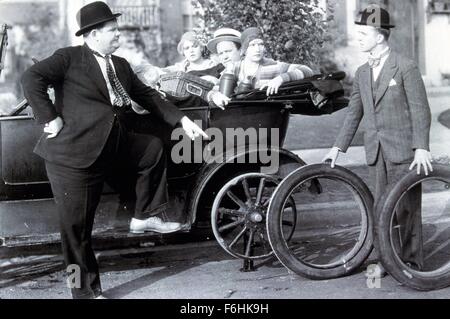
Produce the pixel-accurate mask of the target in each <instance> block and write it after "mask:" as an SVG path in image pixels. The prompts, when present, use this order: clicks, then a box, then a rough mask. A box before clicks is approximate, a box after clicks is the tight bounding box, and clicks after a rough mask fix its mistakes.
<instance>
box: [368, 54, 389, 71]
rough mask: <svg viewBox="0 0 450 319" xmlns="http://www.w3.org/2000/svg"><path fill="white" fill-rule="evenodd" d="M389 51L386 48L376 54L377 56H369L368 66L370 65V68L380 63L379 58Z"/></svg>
mask: <svg viewBox="0 0 450 319" xmlns="http://www.w3.org/2000/svg"><path fill="white" fill-rule="evenodd" d="M389 53H390V50H387V51H386V52H384V53H383V54H381V55H380V56H378V57H374V56H369V59H368V63H369V66H370V67H371V68H372V69H373V68H376V67H377V66H379V65H380V63H381V59H382V58H384V57H385V56H387V55H388V54H389Z"/></svg>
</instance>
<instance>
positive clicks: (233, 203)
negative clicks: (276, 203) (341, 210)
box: [211, 173, 297, 260]
mask: <svg viewBox="0 0 450 319" xmlns="http://www.w3.org/2000/svg"><path fill="white" fill-rule="evenodd" d="M278 183H279V182H278V180H277V179H276V178H274V177H273V176H270V175H265V174H259V173H249V174H244V175H241V176H238V177H236V178H234V179H232V180H231V181H229V182H228V183H227V184H225V186H223V188H222V189H221V190H220V191H219V193H218V194H217V196H216V198H215V200H214V204H213V208H212V213H211V223H212V229H213V232H214V236H215V237H216V239H217V241H218V243H219V244H220V246H222V248H223V249H224V250H225V251H226V252H228V253H229V254H230V255H232V256H234V257H236V258H241V259H247V260H256V259H262V258H266V257H269V256H270V255H272V249H271V247H270V244H269V241H268V238H267V231H266V216H267V208H268V206H269V201H270V197H271V195H272V192H273V191H274V190H275V188H276V187H277V185H278ZM281 215H282V216H281V217H280V218H281V219H282V232H283V234H284V236H285V237H286V239H287V240H289V238H291V237H292V234H293V233H294V230H295V225H296V223H297V214H296V211H295V205H294V203H293V201H289V200H288V203H287V204H286V207H285V209H284V211H283V214H281Z"/></svg>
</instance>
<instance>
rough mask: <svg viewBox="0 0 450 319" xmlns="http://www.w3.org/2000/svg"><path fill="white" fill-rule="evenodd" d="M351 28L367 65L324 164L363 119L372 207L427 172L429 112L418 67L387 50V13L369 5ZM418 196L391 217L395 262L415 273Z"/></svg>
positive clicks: (419, 261) (419, 256)
mask: <svg viewBox="0 0 450 319" xmlns="http://www.w3.org/2000/svg"><path fill="white" fill-rule="evenodd" d="M355 23H356V24H357V25H358V30H357V31H358V36H359V44H360V49H361V51H362V52H367V53H369V60H368V62H367V63H365V64H364V65H362V66H361V67H359V69H358V70H357V71H356V74H355V79H354V84H353V92H352V95H351V100H350V104H349V107H348V114H347V117H346V119H345V122H344V126H343V127H342V129H341V131H340V133H339V135H338V137H337V139H336V143H335V146H334V147H333V148H332V149H331V150H330V152H329V153H328V154H327V155H326V156H325V159H324V160H331V166H332V167H334V165H335V162H336V159H337V157H338V155H339V153H340V152H346V151H347V149H348V147H349V145H350V143H351V141H352V139H353V137H354V136H355V133H356V130H357V129H358V126H359V124H360V122H361V121H362V120H363V119H364V121H363V127H364V131H365V132H364V147H365V151H366V159H367V164H368V165H369V173H370V178H371V180H372V182H373V187H374V190H375V194H374V198H375V206H376V205H377V203H378V202H379V201H380V199H381V196H382V195H383V192H384V191H385V190H386V189H387V185H389V184H391V183H393V182H396V181H398V180H399V179H400V178H401V177H402V176H403V175H405V174H407V173H408V171H409V170H412V169H414V168H415V169H416V170H417V174H420V173H421V172H422V170H423V171H424V172H425V174H428V172H429V171H432V170H433V168H432V165H431V155H430V153H429V150H430V149H429V136H430V124H431V112H430V107H429V105H428V100H427V95H426V91H425V86H424V83H423V80H422V76H421V74H420V71H419V68H418V66H417V65H416V63H415V62H414V61H412V60H410V59H408V58H407V57H404V56H402V55H400V54H398V53H396V52H394V51H392V50H391V49H390V47H389V44H388V38H389V35H390V30H391V29H392V28H394V25H393V24H391V22H390V16H389V13H388V12H387V11H386V10H384V9H382V8H381V7H379V6H376V5H371V6H369V7H368V8H367V9H365V10H364V11H363V12H362V15H361V20H360V21H357V22H355ZM421 196H422V194H421V187H420V185H419V186H418V187H415V188H414V189H412V190H410V191H409V192H408V194H407V196H405V197H404V199H403V200H402V202H401V205H399V207H398V208H397V215H396V216H397V221H398V225H399V237H400V238H398V240H399V243H400V242H401V247H399V250H400V252H399V253H400V256H401V258H402V260H403V261H404V262H407V263H410V264H411V265H413V266H415V267H418V268H421V267H423V252H422V221H421ZM375 221H376V222H377V221H378V216H375ZM375 247H377V245H376V243H375Z"/></svg>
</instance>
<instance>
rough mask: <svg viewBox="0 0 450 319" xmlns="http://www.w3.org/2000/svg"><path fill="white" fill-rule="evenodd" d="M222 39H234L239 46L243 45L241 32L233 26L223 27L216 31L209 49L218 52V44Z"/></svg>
mask: <svg viewBox="0 0 450 319" xmlns="http://www.w3.org/2000/svg"><path fill="white" fill-rule="evenodd" d="M222 41H232V42H234V43H236V44H237V45H238V48H239V46H240V45H241V33H240V32H239V31H237V30H235V29H231V28H221V29H218V30H216V31H215V32H214V37H213V38H212V39H211V40H209V42H208V44H207V45H206V46H207V47H208V50H209V51H211V52H212V53H217V44H219V42H222Z"/></svg>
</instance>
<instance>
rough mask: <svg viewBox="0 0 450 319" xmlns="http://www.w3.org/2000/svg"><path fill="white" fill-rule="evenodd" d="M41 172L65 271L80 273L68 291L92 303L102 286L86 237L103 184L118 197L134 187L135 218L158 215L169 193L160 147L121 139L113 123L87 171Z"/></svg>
mask: <svg viewBox="0 0 450 319" xmlns="http://www.w3.org/2000/svg"><path fill="white" fill-rule="evenodd" d="M46 169H47V174H48V177H49V180H50V184H51V187H52V191H53V195H54V198H55V202H56V206H57V210H58V214H59V218H60V229H61V243H62V251H63V256H64V261H65V264H66V267H67V266H69V265H75V266H78V267H79V270H80V281H79V283H80V285H79V287H71V291H72V296H73V298H93V297H95V296H97V295H99V294H100V293H101V285H100V277H99V271H98V264H97V261H96V258H95V255H94V251H93V249H92V237H91V233H92V228H93V224H94V216H95V211H96V208H97V206H98V203H99V201H100V196H101V194H102V189H103V183H104V181H105V180H110V181H112V183H113V184H114V183H115V184H116V185H114V186H117V188H119V191H120V188H124V187H126V186H129V182H130V181H133V182H135V195H136V196H135V197H136V209H135V217H136V218H139V219H144V218H148V217H150V216H154V215H157V214H159V213H161V212H163V211H164V209H165V208H166V205H167V202H168V193H167V181H166V157H165V153H164V150H163V146H162V142H161V140H160V139H158V138H156V137H154V136H151V135H143V134H129V133H126V132H124V131H123V130H122V128H121V127H120V125H119V123H118V122H116V123H115V125H114V127H113V130H112V131H111V134H110V136H109V138H108V141H107V143H106V145H105V148H104V149H103V151H102V153H101V155H100V156H99V158H98V159H97V161H96V162H95V163H94V164H93V165H92V166H90V167H88V168H85V169H78V168H71V167H66V166H63V165H58V164H54V163H50V162H46ZM123 173H125V174H123ZM74 282H77V281H76V280H75V281H74Z"/></svg>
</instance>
